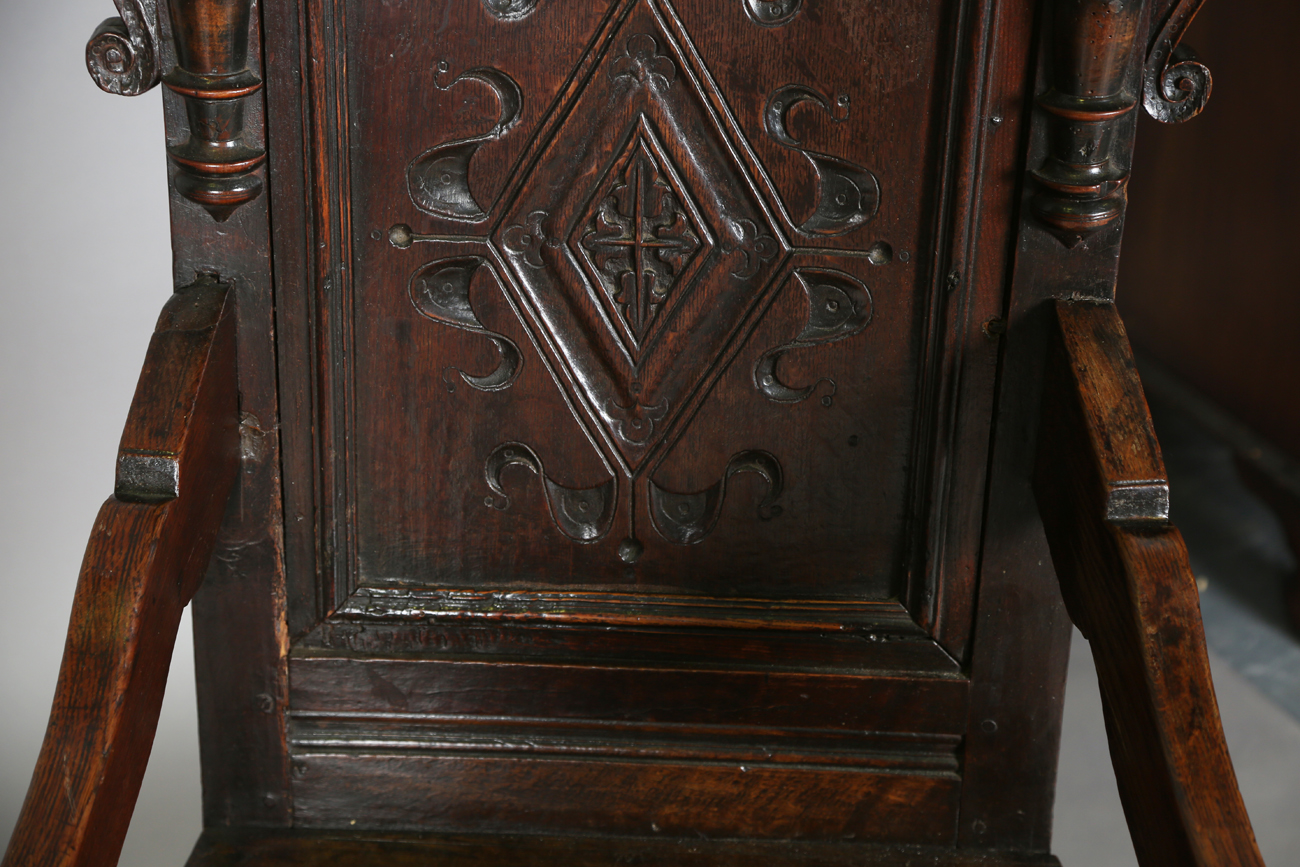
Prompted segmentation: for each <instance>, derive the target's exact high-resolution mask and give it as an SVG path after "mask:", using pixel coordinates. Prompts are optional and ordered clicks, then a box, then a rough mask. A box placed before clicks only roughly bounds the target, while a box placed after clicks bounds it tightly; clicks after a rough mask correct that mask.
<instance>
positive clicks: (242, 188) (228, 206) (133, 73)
mask: <svg viewBox="0 0 1300 867" xmlns="http://www.w3.org/2000/svg"><path fill="white" fill-rule="evenodd" d="M115 3H116V5H117V9H118V12H119V15H120V17H118V18H110V19H108V20H107V21H105V22H104V23H103V24H101V25H100V26H99V28H98V29H97V30H96V31H95V34H94V35H93V36H92V37H91V39H90V42H89V43H88V44H87V45H86V65H87V68H88V69H89V70H90V74H91V77H93V78H94V79H95V83H96V84H98V85H99V86H100V87H101V88H103V89H104V90H105V91H107V92H109V93H116V94H121V95H124V96H136V95H138V94H141V93H144V92H146V91H148V90H149V89H151V88H152V87H153V86H154V85H155V84H157V83H158V81H159V78H160V76H159V71H158V70H159V60H160V59H159V52H158V38H159V36H158V34H159V22H158V16H159V15H160V14H161V11H160V8H159V6H158V4H157V2H156V0H115ZM164 5H165V7H166V8H167V12H168V16H169V18H170V21H171V31H172V38H173V41H174V47H175V54H176V65H175V66H174V67H173V68H172V70H171V71H170V72H168V73H167V74H166V75H163V76H161V80H162V82H163V83H164V84H165V85H167V87H168V88H170V89H171V90H173V91H174V92H176V93H178V94H180V95H181V96H182V97H183V98H184V99H185V111H186V116H187V118H188V121H189V137H188V138H186V139H185V140H184V141H183V142H181V143H180V144H178V145H174V146H171V147H169V148H168V149H167V151H168V154H170V156H171V159H172V161H173V162H174V163H176V166H177V168H178V169H179V171H178V172H177V173H176V189H177V191H178V192H179V193H180V194H181V195H182V196H184V197H185V198H187V199H189V200H190V201H192V202H196V203H198V204H200V205H202V206H203V207H204V208H205V209H206V210H207V211H208V213H210V214H211V215H212V216H213V218H214V219H216V220H217V221H219V222H220V221H224V220H225V219H227V218H228V217H229V216H230V215H231V214H232V213H233V212H234V211H235V209H236V208H238V207H239V206H240V205H242V204H243V203H245V202H248V201H251V200H252V199H254V198H256V197H257V195H258V194H259V193H260V192H261V190H262V179H261V178H260V177H258V176H257V174H255V171H256V169H257V168H258V166H260V165H261V164H262V162H264V161H265V159H266V153H265V151H263V150H262V149H261V148H256V147H251V146H249V145H248V144H246V143H245V141H244V112H245V106H246V103H247V98H248V97H249V96H250V95H252V94H254V93H256V92H257V91H258V90H259V89H260V88H261V87H262V81H261V79H260V78H258V77H257V75H255V74H254V73H253V71H252V70H251V69H249V67H248V34H249V23H250V22H249V16H250V10H251V0H171V2H169V3H165V4H164Z"/></svg>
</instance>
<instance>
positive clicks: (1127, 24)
mask: <svg viewBox="0 0 1300 867" xmlns="http://www.w3.org/2000/svg"><path fill="white" fill-rule="evenodd" d="M1202 3H1204V0H1178V2H1176V3H1174V4H1173V5H1172V7H1170V9H1169V12H1168V13H1167V14H1166V15H1165V17H1164V19H1163V21H1161V23H1160V25H1159V27H1154V26H1152V27H1151V28H1150V31H1151V37H1150V40H1149V42H1148V44H1147V45H1146V50H1145V53H1144V54H1143V53H1140V50H1141V48H1142V46H1141V44H1140V42H1139V39H1138V37H1139V30H1140V29H1141V28H1142V27H1143V26H1144V23H1145V22H1146V21H1147V16H1146V15H1145V8H1144V7H1145V6H1146V5H1147V0H1056V2H1055V3H1054V4H1053V7H1052V9H1053V22H1052V30H1051V38H1050V46H1049V54H1050V57H1049V64H1050V67H1049V68H1050V69H1051V78H1050V81H1051V86H1050V87H1049V89H1048V90H1047V91H1046V92H1045V93H1043V94H1042V95H1041V96H1039V98H1038V105H1039V106H1040V107H1041V108H1042V109H1043V110H1044V111H1046V112H1047V113H1048V114H1049V115H1051V126H1050V133H1049V136H1050V144H1049V149H1048V156H1047V159H1046V160H1045V161H1044V162H1043V164H1042V165H1041V166H1040V167H1039V168H1038V169H1036V170H1035V171H1034V172H1033V177H1034V179H1035V181H1037V183H1038V192H1037V193H1036V195H1035V196H1034V199H1033V204H1032V207H1033V212H1034V215H1035V216H1037V217H1038V218H1039V219H1040V220H1042V221H1043V222H1044V223H1045V224H1046V225H1047V227H1048V228H1049V229H1050V230H1051V231H1052V232H1053V234H1055V235H1056V236H1057V237H1058V238H1060V239H1061V241H1062V242H1063V243H1064V244H1065V245H1066V246H1068V247H1073V246H1074V245H1075V244H1077V243H1078V242H1079V241H1081V240H1083V239H1084V238H1086V237H1087V236H1089V235H1091V234H1093V233H1094V232H1097V231H1100V230H1101V229H1104V228H1106V227H1107V226H1109V225H1111V224H1112V223H1113V222H1114V221H1115V220H1116V219H1118V218H1119V217H1120V216H1121V215H1122V214H1123V213H1124V205H1125V202H1126V198H1125V195H1126V187H1127V185H1128V174H1129V169H1128V165H1127V159H1124V158H1122V157H1120V154H1119V153H1118V152H1117V149H1116V144H1115V139H1116V134H1117V132H1118V130H1119V128H1120V122H1121V120H1122V118H1123V117H1124V116H1125V115H1126V114H1128V113H1129V112H1130V111H1132V110H1133V109H1134V108H1135V107H1136V106H1137V104H1138V102H1139V97H1140V99H1141V102H1142V103H1143V105H1144V106H1145V108H1146V110H1147V112H1148V113H1149V114H1150V115H1151V116H1152V117H1154V118H1155V119H1156V120H1159V121H1163V122H1165V123H1179V122H1181V121H1184V120H1187V119H1189V118H1191V117H1195V116H1196V115H1197V114H1199V113H1200V111H1201V109H1202V108H1204V107H1205V103H1206V100H1208V99H1209V97H1210V86H1211V78H1210V71H1209V70H1208V69H1206V68H1205V66H1203V65H1202V64H1200V63H1198V62H1197V61H1196V60H1195V59H1194V58H1193V57H1192V55H1191V52H1190V51H1187V50H1180V49H1179V48H1178V43H1179V40H1181V39H1182V36H1183V33H1184V32H1185V31H1186V29H1187V25H1188V24H1190V23H1191V20H1192V18H1193V17H1194V16H1195V15H1196V12H1197V10H1199V9H1200V7H1201V5H1202ZM1139 69H1140V70H1141V72H1140V75H1139V74H1138V72H1139Z"/></svg>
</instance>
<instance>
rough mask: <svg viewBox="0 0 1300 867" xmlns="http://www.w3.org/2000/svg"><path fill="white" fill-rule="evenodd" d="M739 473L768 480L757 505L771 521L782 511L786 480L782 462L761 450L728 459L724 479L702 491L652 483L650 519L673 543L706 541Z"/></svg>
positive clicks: (687, 543) (762, 513)
mask: <svg viewBox="0 0 1300 867" xmlns="http://www.w3.org/2000/svg"><path fill="white" fill-rule="evenodd" d="M737 473H754V474H755V475H758V476H760V477H761V478H762V479H763V480H764V481H765V482H767V492H766V494H764V496H763V499H762V500H761V501H759V504H758V518H759V520H761V521H769V520H771V519H772V518H775V517H778V516H779V515H780V514H781V511H782V510H781V507H780V506H779V505H777V503H776V501H777V500H778V499H779V498H780V497H781V491H782V489H783V487H784V482H783V481H782V476H781V463H780V462H779V461H778V460H777V459H776V458H775V457H774V456H773V455H772V454H771V453H770V452H765V451H762V450H761V449H753V450H750V451H744V452H740V453H739V454H737V455H735V456H733V457H732V459H731V460H730V461H728V462H727V468H726V469H725V470H724V471H723V473H722V478H721V479H719V480H718V481H717V482H715V483H714V484H713V485H712V486H710V487H708V488H706V489H704V490H703V491H696V492H694V493H688V494H678V493H674V492H672V491H667V490H664V489H663V488H661V487H659V486H658V485H656V484H655V483H654V482H651V483H650V486H649V487H650V520H651V521H652V522H653V523H654V526H655V529H656V530H658V531H659V535H661V536H663V537H664V538H665V539H667V540H668V541H669V542H672V543H673V544H674V545H694V544H696V543H698V542H701V541H703V540H704V537H705V536H707V535H708V534H709V532H710V531H711V530H712V529H713V527H714V526H715V525H716V524H717V523H718V516H719V515H721V514H722V503H723V501H724V500H725V499H726V497H727V480H728V479H730V478H731V477H732V476H734V475H736V474H737Z"/></svg>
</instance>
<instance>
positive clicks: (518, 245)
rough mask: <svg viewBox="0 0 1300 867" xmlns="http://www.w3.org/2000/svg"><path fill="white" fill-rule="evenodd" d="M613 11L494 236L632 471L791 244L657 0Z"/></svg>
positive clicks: (710, 377)
mask: <svg viewBox="0 0 1300 867" xmlns="http://www.w3.org/2000/svg"><path fill="white" fill-rule="evenodd" d="M615 26H616V31H615V32H614V33H612V34H611V35H610V37H609V38H608V39H607V40H602V44H604V45H606V46H608V48H607V50H606V52H605V54H604V55H603V56H601V57H600V58H599V60H597V61H596V63H595V64H594V66H593V67H591V68H590V69H589V71H588V72H586V73H585V79H584V80H583V81H582V82H581V83H580V84H579V85H578V87H577V90H576V93H575V94H574V96H573V97H571V99H570V101H569V102H567V103H566V104H565V105H564V106H562V107H561V108H560V109H559V112H560V115H561V117H562V118H563V120H562V121H560V122H559V124H558V126H557V128H556V129H555V130H554V131H553V132H551V133H550V137H549V140H548V141H547V143H546V144H545V145H544V146H542V148H541V150H540V152H539V153H538V155H537V157H536V159H535V160H534V161H532V162H531V164H530V168H529V169H528V174H527V176H526V177H525V178H523V179H522V181H521V182H520V183H519V185H518V188H517V191H516V192H515V193H514V195H513V197H512V200H511V204H510V206H509V209H508V210H507V211H506V212H505V213H504V214H503V216H502V218H501V221H500V222H499V223H498V224H497V226H496V229H495V230H494V232H493V242H494V243H495V244H496V246H497V247H498V249H499V250H500V251H501V254H502V257H503V259H504V260H505V262H506V264H507V271H508V274H509V276H510V283H511V287H512V290H513V291H515V292H517V293H518V300H519V302H520V308H521V309H522V310H523V311H525V312H526V315H525V317H524V319H525V324H526V325H527V326H528V327H529V329H530V330H531V331H532V332H533V336H534V337H535V338H536V341H537V344H538V346H540V347H542V349H543V351H544V352H546V353H547V355H548V356H549V357H550V358H551V360H552V362H553V363H554V364H555V366H556V367H557V368H558V372H559V375H558V376H557V382H558V383H559V384H560V386H561V387H562V388H563V389H564V390H565V391H566V392H568V394H569V395H570V398H571V400H572V402H573V405H574V406H575V407H577V408H579V409H580V410H581V411H582V412H583V413H584V414H585V415H586V416H587V417H588V418H589V419H590V421H591V423H592V424H593V425H594V428H595V431H599V432H600V433H601V439H603V440H604V441H605V442H606V443H608V444H609V445H610V446H612V452H611V454H612V456H613V457H615V458H616V459H617V460H618V462H619V463H620V464H621V465H622V467H623V468H624V470H625V471H626V472H627V473H628V474H629V475H631V476H636V475H638V474H639V473H640V471H641V470H642V469H643V468H644V467H645V466H647V463H648V460H649V458H650V456H651V455H653V454H654V453H655V451H656V449H657V448H658V447H659V445H660V444H661V443H663V442H664V441H665V440H666V439H668V438H669V437H671V435H672V433H673V431H674V430H675V428H676V427H677V426H678V425H679V424H682V423H684V422H685V420H687V419H690V418H691V417H692V415H693V412H694V410H693V407H695V406H696V405H697V404H698V402H699V401H700V400H702V399H703V396H704V395H705V394H707V392H708V390H709V388H711V386H712V383H713V381H714V380H715V379H716V377H717V375H718V374H719V373H720V372H721V370H722V369H723V367H724V366H725V364H726V361H727V359H728V358H729V356H730V353H731V351H732V350H733V349H735V341H736V338H737V334H738V333H739V331H740V329H741V326H742V325H744V323H745V322H746V321H747V320H748V318H749V317H750V315H751V314H752V313H753V312H754V310H755V309H756V307H757V306H758V305H759V304H760V302H761V301H762V299H763V298H764V297H765V295H766V293H767V292H769V291H771V288H772V284H773V282H774V278H775V277H776V275H777V271H778V269H779V268H780V267H781V265H782V263H783V260H784V258H785V255H787V254H788V251H786V250H785V248H783V247H782V246H781V244H780V243H779V241H778V240H777V237H778V234H777V232H776V230H775V229H774V228H773V225H772V220H771V217H770V215H769V214H768V212H767V210H766V208H765V207H764V205H763V203H762V199H761V198H760V196H759V195H758V194H757V193H756V192H755V190H754V186H753V183H752V181H751V179H750V178H749V176H748V175H747V174H746V172H745V170H744V168H743V167H742V166H741V164H740V163H739V162H738V161H737V159H736V157H735V156H734V153H735V151H734V147H733V146H732V145H731V144H730V143H729V141H728V137H727V133H726V132H725V130H724V128H723V127H722V126H721V123H720V120H719V117H718V115H717V114H715V111H714V109H713V108H712V107H711V105H710V100H709V98H708V96H707V95H706V94H705V93H704V92H702V91H701V89H700V83H699V82H700V81H701V79H700V78H699V77H698V76H697V75H695V74H692V72H691V69H690V64H689V61H688V59H687V57H686V56H685V55H684V54H683V53H682V52H681V50H680V49H679V47H678V45H677V44H676V43H675V42H674V40H673V38H672V36H670V34H669V33H668V32H667V30H665V28H664V26H663V24H662V21H661V19H660V18H659V16H658V14H657V13H656V12H655V11H654V9H653V8H652V5H651V4H649V3H646V2H637V3H635V4H634V5H633V6H632V8H631V9H630V10H629V12H628V14H627V16H626V17H625V18H624V19H623V20H622V22H621V23H619V24H617V25H615ZM611 154H613V155H614V156H613V158H612V159H611V157H610V155H611Z"/></svg>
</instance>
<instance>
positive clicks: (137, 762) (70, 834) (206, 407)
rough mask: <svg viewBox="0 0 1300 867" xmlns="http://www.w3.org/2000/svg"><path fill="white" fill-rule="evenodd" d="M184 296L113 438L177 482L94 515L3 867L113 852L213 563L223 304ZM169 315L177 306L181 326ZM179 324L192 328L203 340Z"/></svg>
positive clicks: (219, 299) (229, 394)
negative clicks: (140, 441) (169, 494)
mask: <svg viewBox="0 0 1300 867" xmlns="http://www.w3.org/2000/svg"><path fill="white" fill-rule="evenodd" d="M199 282H200V283H202V282H204V281H199ZM193 289H194V287H193V286H191V287H186V288H185V289H182V290H179V291H178V293H177V294H176V295H175V296H173V298H172V299H171V301H169V302H168V307H167V308H164V312H163V316H162V317H161V318H160V320H159V326H158V330H157V331H156V332H155V335H154V338H153V340H151V342H150V346H149V351H148V353H147V356H146V360H145V364H144V368H143V371H142V373H141V378H140V382H139V385H138V387H137V389H136V395H135V400H134V401H133V404H132V409H131V413H130V415H129V417H128V421H127V424H126V429H125V431H124V434H123V443H124V445H127V447H128V448H129V447H130V446H129V445H128V444H130V443H133V442H135V441H136V438H137V437H140V436H144V437H145V438H146V440H147V441H148V442H151V443H154V444H157V445H159V446H161V448H159V449H158V451H162V452H165V453H166V454H168V455H169V456H170V458H171V459H172V460H174V462H175V467H176V476H177V477H178V478H181V477H183V478H185V479H186V480H187V484H186V486H185V487H184V488H183V489H182V490H181V491H179V492H178V494H179V495H178V496H176V497H174V498H161V499H155V500H153V501H148V500H138V501H134V502H132V501H124V500H122V499H119V498H117V497H114V498H110V499H109V500H108V501H107V502H106V503H105V504H104V506H103V507H102V508H101V509H100V513H99V516H98V517H97V519H96V522H95V527H94V530H93V532H92V534H91V538H90V542H89V543H88V545H87V549H86V554H85V558H84V560H83V562H82V567H81V573H80V577H79V579H78V584H77V590H76V595H75V597H74V602H73V612H72V617H71V622H70V625H69V628H68V637H67V641H66V643H65V646H64V655H63V662H62V663H61V665H60V671H59V681H58V685H57V687H56V690H55V698H54V703H53V707H52V709H51V712H50V721H49V724H48V727H47V730H46V735H45V740H44V743H43V744H42V747H41V752H40V755H39V758H38V760H37V765H36V769H35V771H34V772H33V775H32V782H31V785H30V787H29V789H28V793H27V797H26V800H25V801H24V804H23V808H22V811H21V813H20V814H19V818H18V822H17V825H16V826H15V829H14V833H13V836H12V837H11V839H10V842H9V847H8V850H7V851H6V854H5V858H4V861H3V864H4V867H36V865H41V867H46V865H60V867H65V865H66V867H71V865H78V867H82V865H108V867H111V865H113V864H115V863H116V861H117V857H118V855H119V854H120V852H121V848H122V843H123V841H124V839H125V836H126V830H127V826H128V825H129V823H130V817H131V812H132V809H133V808H134V805H135V800H136V797H137V796H138V794H139V789H140V783H141V780H142V779H143V776H144V770H145V765H146V763H147V761H148V756H149V751H150V749H151V746H152V740H153V735H154V732H155V730H156V728H157V724H158V714H159V711H160V710H161V706H162V696H163V690H164V688H165V686H166V681H167V671H168V668H169V667H170V662H171V653H172V649H173V646H174V644H175V640H176V632H177V629H178V627H179V623H180V617H181V612H182V610H183V609H184V606H185V604H186V603H187V602H188V601H189V599H190V596H191V595H192V594H193V592H194V589H195V587H196V586H197V584H198V582H199V581H200V580H201V577H202V574H203V570H204V568H205V567H206V565H207V561H208V558H209V556H210V555H211V551H212V547H213V544H214V541H215V537H216V532H217V527H218V524H219V521H220V517H221V514H222V511H223V509H224V506H225V500H226V496H227V494H228V493H229V490H230V487H231V485H232V483H233V481H234V478H235V475H236V472H237V468H238V437H237V434H236V432H235V431H236V426H235V415H236V409H237V394H236V390H235V381H234V372H235V356H234V351H235V343H234V326H233V318H234V317H233V304H230V303H228V293H227V291H226V290H225V289H224V288H223V289H221V290H220V291H217V292H209V291H203V290H200V291H199V292H198V295H201V296H202V297H201V299H200V300H199V301H198V303H197V304H193V303H191V302H193V301H194V300H195V298H196V297H198V296H197V295H196V294H195V292H193V291H191V290H193ZM178 299H179V300H178ZM178 306H179V307H182V308H187V310H181V311H180V312H179V320H178V318H177V314H178V311H177V310H176V308H177V307H178ZM187 314H192V316H188V318H187ZM178 321H179V322H180V324H181V325H186V324H188V325H198V326H200V327H198V328H197V333H198V334H200V335H201V336H200V337H199V338H198V339H195V333H196V329H194V328H186V327H181V328H177V327H175V326H176V325H177V324H178ZM178 384H180V386H181V388H180V390H179V391H178V390H177V389H178Z"/></svg>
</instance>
